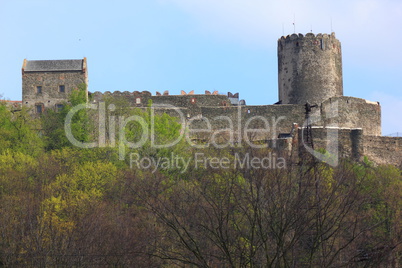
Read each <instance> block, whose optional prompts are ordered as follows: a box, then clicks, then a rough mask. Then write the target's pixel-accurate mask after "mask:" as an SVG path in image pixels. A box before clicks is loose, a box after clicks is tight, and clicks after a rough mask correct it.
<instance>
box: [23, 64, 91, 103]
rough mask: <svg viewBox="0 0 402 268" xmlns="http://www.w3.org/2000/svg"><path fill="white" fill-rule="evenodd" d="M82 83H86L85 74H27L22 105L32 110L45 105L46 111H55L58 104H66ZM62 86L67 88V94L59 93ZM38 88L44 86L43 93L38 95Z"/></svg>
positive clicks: (25, 75) (24, 80) (24, 77)
mask: <svg viewBox="0 0 402 268" xmlns="http://www.w3.org/2000/svg"><path fill="white" fill-rule="evenodd" d="M82 83H86V77H85V73H83V72H25V73H23V75H22V103H23V105H24V106H27V107H30V108H33V107H34V106H35V105H38V104H43V106H44V108H45V109H49V108H50V109H54V108H55V105H56V104H63V103H65V102H66V101H67V97H68V95H69V94H70V93H71V91H72V90H73V89H75V88H77V86H78V85H79V84H82ZM60 85H64V86H65V92H59V86H60ZM37 86H42V93H37V88H36V87H37Z"/></svg>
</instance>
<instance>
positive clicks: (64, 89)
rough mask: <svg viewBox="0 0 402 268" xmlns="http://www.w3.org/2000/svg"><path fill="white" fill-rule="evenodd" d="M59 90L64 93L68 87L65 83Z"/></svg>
mask: <svg viewBox="0 0 402 268" xmlns="http://www.w3.org/2000/svg"><path fill="white" fill-rule="evenodd" d="M59 92H61V93H64V92H66V87H65V86H64V85H60V86H59Z"/></svg>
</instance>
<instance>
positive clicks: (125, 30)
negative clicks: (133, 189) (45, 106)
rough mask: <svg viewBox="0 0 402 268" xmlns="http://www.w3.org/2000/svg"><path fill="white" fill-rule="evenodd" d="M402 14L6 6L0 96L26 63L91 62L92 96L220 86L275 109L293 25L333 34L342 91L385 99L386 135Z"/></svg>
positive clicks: (260, 3)
mask: <svg viewBox="0 0 402 268" xmlns="http://www.w3.org/2000/svg"><path fill="white" fill-rule="evenodd" d="M401 18H402V1H400V0H348V1H346V0H338V1H329V0H327V1H325V0H309V1H307V0H280V1H269V0H132V1H128V0H115V1H101V0H97V1H92V0H90V1H86V0H80V1H76V0H69V1H65V0H58V1H54V0H53V1H51V0H35V1H33V0H0V38H1V41H2V42H0V59H1V60H0V81H1V83H0V94H1V95H3V97H4V98H5V99H9V100H20V99H21V65H22V61H23V59H24V58H27V59H29V60H41V59H79V58H83V57H87V59H88V71H89V90H90V91H92V92H94V91H101V92H103V91H107V90H109V91H115V90H120V91H125V90H128V91H134V90H139V91H142V90H148V91H150V92H152V93H153V94H154V93H155V91H160V92H162V91H164V90H169V91H170V94H180V91H181V90H184V91H186V92H188V91H191V90H194V91H195V93H198V94H201V93H204V91H205V90H210V91H213V90H218V91H219V92H222V93H226V92H228V91H231V92H233V93H235V92H239V93H240V98H241V99H245V100H246V102H247V104H253V105H259V104H272V103H275V102H276V101H277V99H278V97H277V95H278V94H277V88H278V86H277V54H276V52H277V50H276V45H277V39H278V38H280V36H282V35H283V34H285V35H287V34H292V33H293V32H294V28H293V25H292V23H293V20H294V19H295V21H296V32H297V33H299V32H300V33H303V34H305V33H308V32H310V31H311V30H312V31H313V33H330V32H331V30H333V31H335V32H336V36H337V38H338V39H339V40H340V41H341V42H342V52H343V74H344V94H345V95H347V96H354V97H360V98H365V99H369V100H372V101H380V103H381V105H382V114H383V116H382V121H383V134H390V133H393V132H397V131H399V132H402V116H401V114H402V83H401V81H400V80H401V78H402V64H401V63H402V50H401V46H402V20H401ZM331 21H332V23H331ZM331 24H332V27H331ZM331 28H332V29H331ZM400 113H401V114H400Z"/></svg>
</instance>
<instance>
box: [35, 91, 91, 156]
mask: <svg viewBox="0 0 402 268" xmlns="http://www.w3.org/2000/svg"><path fill="white" fill-rule="evenodd" d="M86 102H87V99H86V85H85V84H81V85H79V86H78V88H77V89H76V90H74V91H72V92H71V94H70V96H69V97H68V102H67V103H64V106H63V109H61V110H60V111H54V110H52V109H49V110H46V113H45V114H44V115H43V116H42V117H41V119H42V120H41V121H42V129H43V133H44V139H45V142H46V149H47V150H53V149H61V148H63V147H69V146H72V144H71V142H70V141H69V140H68V138H67V136H66V133H65V123H66V122H65V120H66V117H67V115H68V113H69V112H70V111H71V109H72V108H73V107H75V106H77V105H79V104H84V103H86ZM70 128H71V131H72V134H73V136H74V138H75V139H76V140H78V141H80V142H88V141H89V140H90V133H91V131H92V128H93V127H92V125H91V120H90V118H89V115H88V111H87V109H81V110H79V111H77V112H76V113H75V114H74V116H73V118H72V122H71V125H70Z"/></svg>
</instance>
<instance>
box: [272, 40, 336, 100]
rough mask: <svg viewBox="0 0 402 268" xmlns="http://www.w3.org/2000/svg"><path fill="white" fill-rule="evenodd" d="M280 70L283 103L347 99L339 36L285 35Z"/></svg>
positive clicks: (280, 98) (280, 89) (282, 42)
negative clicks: (337, 98) (344, 96)
mask: <svg viewBox="0 0 402 268" xmlns="http://www.w3.org/2000/svg"><path fill="white" fill-rule="evenodd" d="M278 71H279V73H278V82H279V101H281V103H282V104H305V103H306V102H309V103H322V102H323V101H325V100H326V99H328V98H331V97H338V96H343V79H342V53H341V43H340V42H339V40H337V39H336V38H335V33H332V34H331V35H327V34H317V35H316V36H315V35H314V34H312V33H308V34H306V35H305V36H303V35H302V34H299V35H297V34H292V35H288V36H286V37H283V36H282V37H281V38H280V39H279V40H278Z"/></svg>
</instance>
